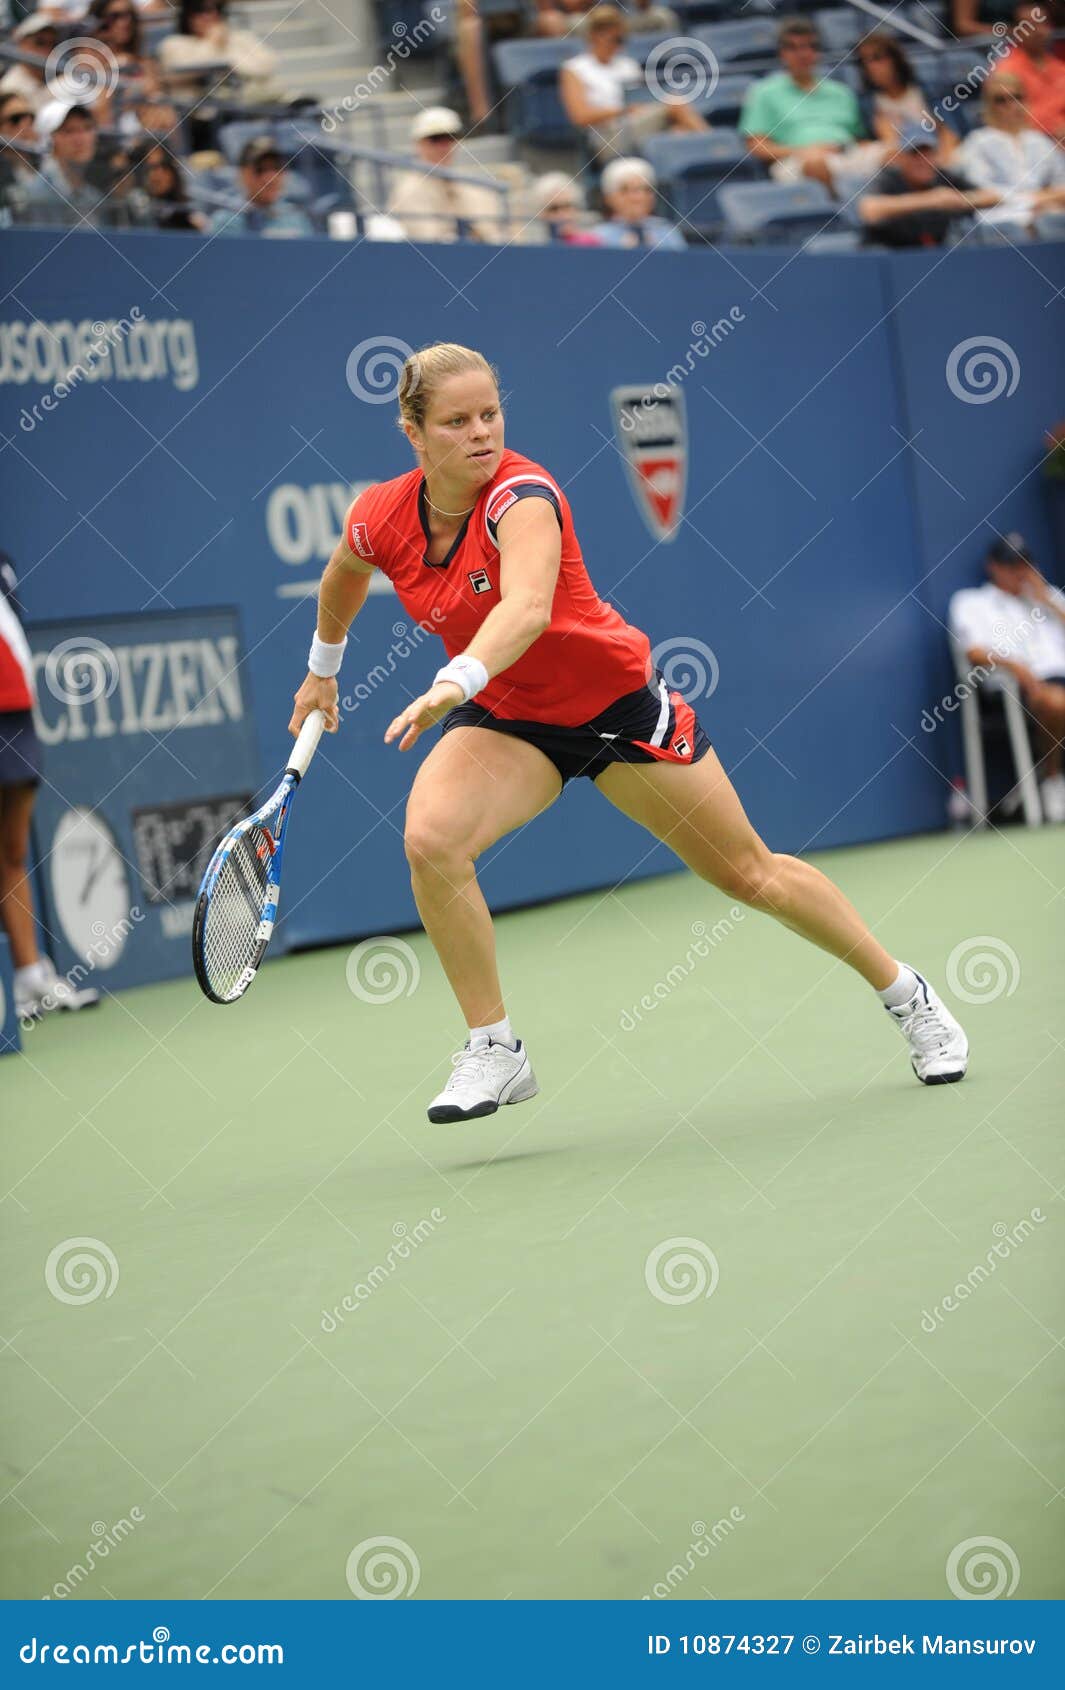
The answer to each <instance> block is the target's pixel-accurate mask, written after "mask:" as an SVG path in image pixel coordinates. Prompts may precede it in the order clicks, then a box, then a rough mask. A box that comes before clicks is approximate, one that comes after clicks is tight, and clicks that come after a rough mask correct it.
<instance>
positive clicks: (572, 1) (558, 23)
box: [536, 0, 592, 35]
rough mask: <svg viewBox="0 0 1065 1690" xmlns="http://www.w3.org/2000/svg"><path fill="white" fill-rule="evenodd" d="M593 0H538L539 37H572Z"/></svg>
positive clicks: (537, 26) (537, 23) (537, 24)
mask: <svg viewBox="0 0 1065 1690" xmlns="http://www.w3.org/2000/svg"><path fill="white" fill-rule="evenodd" d="M591 5H592V0H536V34H537V35H572V34H573V32H574V30H575V28H576V27H577V23H578V20H579V19H580V18H581V17H582V16H583V15H584V13H585V12H587V11H588V10H589V8H590V7H591Z"/></svg>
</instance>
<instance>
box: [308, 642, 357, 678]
mask: <svg viewBox="0 0 1065 1690" xmlns="http://www.w3.org/2000/svg"><path fill="white" fill-rule="evenodd" d="M347 643H348V636H347V635H346V634H345V635H344V638H343V639H342V640H341V641H340V643H339V645H330V644H329V642H328V641H327V640H320V639H319V638H318V634H317V632H315V636H314V638H313V640H312V641H311V651H310V656H309V657H308V659H307V667H308V669H309V670H310V672H311V674H312V675H320V676H321V677H322V678H323V679H324V680H328V679H329V678H330V677H331V676H332V675H336V674H338V673H339V670H340V665H341V663H342V662H343V661H344V647H345V646H346V645H347Z"/></svg>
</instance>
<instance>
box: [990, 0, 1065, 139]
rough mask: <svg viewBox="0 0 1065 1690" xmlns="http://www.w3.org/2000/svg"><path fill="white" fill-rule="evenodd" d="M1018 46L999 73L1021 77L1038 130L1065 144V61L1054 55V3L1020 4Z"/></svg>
mask: <svg viewBox="0 0 1065 1690" xmlns="http://www.w3.org/2000/svg"><path fill="white" fill-rule="evenodd" d="M1013 17H1014V45H1013V46H1012V47H1011V48H1010V50H1009V52H1008V53H1007V54H1006V57H1005V58H1004V59H1003V60H1002V61H1001V63H1000V64H999V69H1000V70H1004V71H1008V72H1009V73H1010V75H1011V76H1015V77H1017V79H1018V81H1019V82H1020V84H1021V87H1022V88H1023V89H1024V99H1025V104H1026V105H1027V107H1028V115H1029V116H1030V118H1031V120H1032V123H1033V125H1034V126H1035V128H1036V129H1041V130H1042V131H1043V133H1044V135H1049V136H1050V137H1051V138H1052V139H1053V140H1055V141H1057V143H1058V145H1059V146H1061V145H1063V144H1065V60H1062V59H1059V58H1057V57H1056V55H1055V54H1054V53H1053V52H1052V50H1051V49H1052V46H1053V41H1054V30H1053V26H1052V24H1051V21H1050V0H1020V4H1019V5H1018V6H1017V7H1016V9H1015V11H1014V14H1013Z"/></svg>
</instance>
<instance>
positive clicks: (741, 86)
mask: <svg viewBox="0 0 1065 1690" xmlns="http://www.w3.org/2000/svg"><path fill="white" fill-rule="evenodd" d="M754 82H755V78H754V77H753V76H719V77H718V79H717V87H716V88H715V89H714V92H713V93H712V94H706V95H704V96H703V98H702V99H701V100H697V101H696V102H695V109H696V111H697V112H700V113H701V115H702V116H703V117H705V118H706V120H707V122H708V123H712V124H713V125H714V127H715V128H717V127H719V126H722V125H726V124H727V125H729V126H732V127H735V125H736V124H737V123H739V121H740V113H741V112H742V110H743V102H744V100H745V99H746V98H747V93H748V90H749V89H750V88H752V87H753V86H754Z"/></svg>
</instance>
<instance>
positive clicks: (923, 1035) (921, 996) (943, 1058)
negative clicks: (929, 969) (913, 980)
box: [884, 969, 969, 1086]
mask: <svg viewBox="0 0 1065 1690" xmlns="http://www.w3.org/2000/svg"><path fill="white" fill-rule="evenodd" d="M913 972H914V974H915V975H916V976H917V990H916V992H914V994H913V997H912V998H910V999H909V1001H908V1002H907V1003H900V1004H897V1005H896V1007H895V1008H894V1009H892V1008H890V1006H888V1005H885V1006H884V1007H885V1008H886V1009H887V1012H888V1014H889V1015H890V1016H891V1018H892V1020H893V1021H895V1022H896V1024H897V1026H898V1029H899V1032H900V1033H901V1034H902V1036H903V1038H904V1039H905V1040H906V1043H907V1044H908V1045H909V1047H910V1063H911V1065H912V1067H913V1071H914V1073H915V1074H916V1075H917V1078H918V1079H919V1080H920V1081H921V1083H922V1084H923V1085H926V1086H946V1085H950V1084H951V1083H952V1082H953V1081H954V1080H960V1079H963V1078H964V1076H965V1070H966V1068H967V1067H968V1066H969V1041H968V1039H967V1038H966V1037H965V1034H964V1032H963V1031H962V1028H961V1027H960V1025H959V1024H958V1022H957V1021H955V1019H954V1017H953V1015H952V1014H951V1013H950V1010H949V1009H948V1008H947V1006H946V1004H945V1003H944V1002H943V1000H942V998H941V997H940V996H939V994H938V992H936V991H935V990H934V989H933V988H932V987H931V986H930V985H929V984H928V981H927V980H925V979H924V978H923V977H922V976H921V975H920V974H918V973H917V970H916V969H914V970H913Z"/></svg>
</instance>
